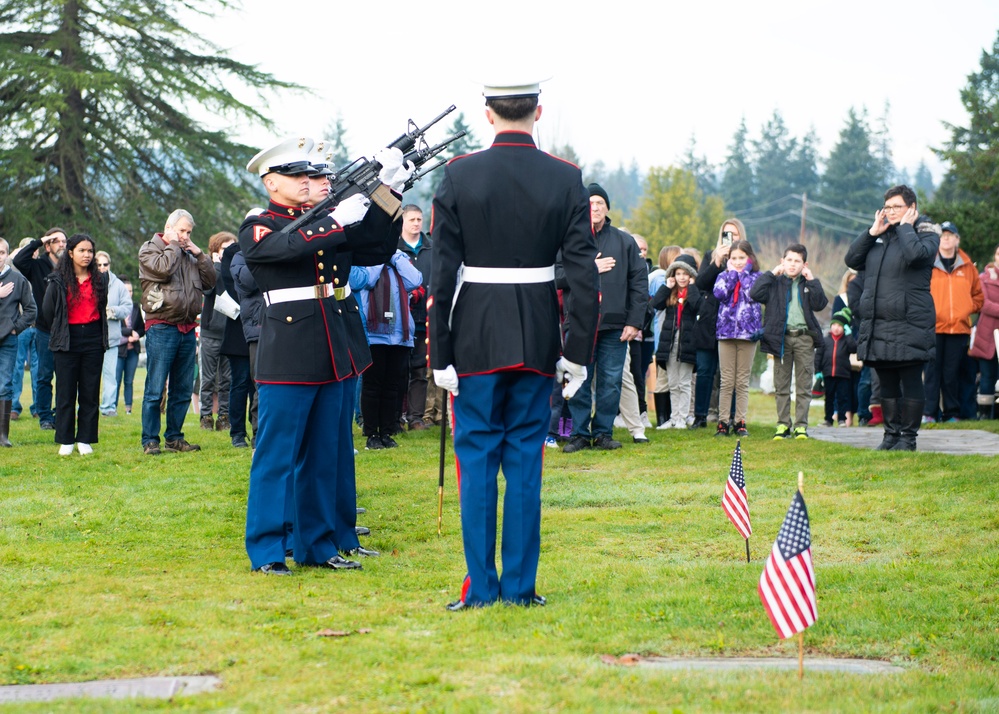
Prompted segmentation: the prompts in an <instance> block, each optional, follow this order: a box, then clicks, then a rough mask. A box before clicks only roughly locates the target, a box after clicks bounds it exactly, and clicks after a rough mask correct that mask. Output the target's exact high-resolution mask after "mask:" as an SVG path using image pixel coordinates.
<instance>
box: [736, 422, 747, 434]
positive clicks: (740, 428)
mask: <svg viewBox="0 0 999 714" xmlns="http://www.w3.org/2000/svg"><path fill="white" fill-rule="evenodd" d="M735 435H736V436H739V437H742V436H749V430H748V429H747V428H746V422H744V421H737V422H736V423H735Z"/></svg>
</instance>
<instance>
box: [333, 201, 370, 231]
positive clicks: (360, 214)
mask: <svg viewBox="0 0 999 714" xmlns="http://www.w3.org/2000/svg"><path fill="white" fill-rule="evenodd" d="M370 205H371V201H369V200H368V199H367V198H366V197H365V196H364V194H362V193H355V194H354V195H353V196H348V197H347V198H345V199H343V200H342V201H340V203H338V204H337V205H336V208H334V209H333V210H332V211H331V212H330V217H331V218H332V219H333V220H334V221H336V222H337V223H338V224H339V225H340V227H341V228H342V227H345V226H350V225H353V224H355V223H359V222H360V221H362V220H364V215H365V214H366V213H367V212H368V206H370Z"/></svg>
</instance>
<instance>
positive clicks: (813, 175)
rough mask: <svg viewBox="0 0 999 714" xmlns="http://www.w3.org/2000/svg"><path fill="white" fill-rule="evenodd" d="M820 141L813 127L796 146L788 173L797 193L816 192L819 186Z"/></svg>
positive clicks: (792, 186)
mask: <svg viewBox="0 0 999 714" xmlns="http://www.w3.org/2000/svg"><path fill="white" fill-rule="evenodd" d="M818 143H819V139H818V137H817V136H816V135H815V129H812V130H810V131H809V132H808V133H807V134H805V137H804V138H803V139H802V140H801V141H799V142H797V143H796V145H795V146H794V150H793V151H792V153H791V163H790V164H789V165H788V167H787V174H788V179H789V182H790V184H791V188H792V189H794V192H795V193H807V194H814V193H816V191H817V189H818V187H819V166H818V164H819V150H818Z"/></svg>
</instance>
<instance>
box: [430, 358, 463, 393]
mask: <svg viewBox="0 0 999 714" xmlns="http://www.w3.org/2000/svg"><path fill="white" fill-rule="evenodd" d="M434 384H436V385H437V386H438V387H441V388H442V389H446V390H447V391H449V392H451V394H452V395H454V396H456V397H457V396H458V373H457V372H455V371H454V365H453V364H449V365H448V366H447V367H445V368H444V369H435V370H434Z"/></svg>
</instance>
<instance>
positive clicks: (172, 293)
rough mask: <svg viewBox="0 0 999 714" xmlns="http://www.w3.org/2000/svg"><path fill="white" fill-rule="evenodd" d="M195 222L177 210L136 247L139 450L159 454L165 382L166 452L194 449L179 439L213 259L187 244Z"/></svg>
mask: <svg viewBox="0 0 999 714" xmlns="http://www.w3.org/2000/svg"><path fill="white" fill-rule="evenodd" d="M193 230H194V218H193V217H192V216H191V214H190V213H188V212H187V211H185V210H183V209H177V210H176V211H174V212H173V213H171V214H170V217H169V218H167V221H166V226H165V227H164V228H163V232H162V233H157V234H156V235H154V236H153V237H152V238H151V239H150V240H147V241H146V242H145V243H143V244H142V247H141V248H139V279H140V280H141V281H142V303H141V304H142V310H143V312H144V313H145V315H146V325H145V327H146V387H145V390H144V394H143V397H142V450H143V452H144V453H146V454H148V455H151V456H152V455H156V454H159V453H160V402H161V401H162V399H163V390H164V388H165V387H166V383H167V378H169V380H170V391H169V395H168V398H167V409H166V432H165V433H164V435H163V436H164V439H165V442H166V443H165V444H164V447H165V448H166V450H167V451H198V450H200V449H201V447H200V446H198V445H197V444H189V443H188V442H187V441H186V440H185V439H184V432H183V428H184V416H185V415H186V414H187V408H188V405H189V404H190V403H191V390H192V389H193V385H194V362H195V358H196V356H197V351H198V345H197V338H196V336H195V332H194V328H195V327H197V323H198V315H199V314H200V313H201V306H202V302H203V298H204V291H206V290H211V289H212V288H214V287H215V267H214V266H213V265H212V259H211V258H210V257H209V256H207V255H206V254H205V253H204V251H202V250H201V248H199V247H198V246H197V245H195V243H194V241H192V240H191V233H192V231H193Z"/></svg>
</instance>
